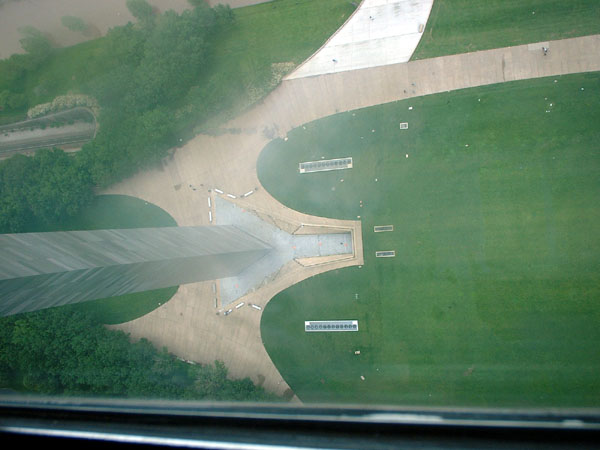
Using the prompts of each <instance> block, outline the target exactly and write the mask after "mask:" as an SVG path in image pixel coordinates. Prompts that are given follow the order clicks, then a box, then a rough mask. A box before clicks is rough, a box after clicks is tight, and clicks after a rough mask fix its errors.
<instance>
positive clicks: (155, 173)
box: [107, 35, 600, 394]
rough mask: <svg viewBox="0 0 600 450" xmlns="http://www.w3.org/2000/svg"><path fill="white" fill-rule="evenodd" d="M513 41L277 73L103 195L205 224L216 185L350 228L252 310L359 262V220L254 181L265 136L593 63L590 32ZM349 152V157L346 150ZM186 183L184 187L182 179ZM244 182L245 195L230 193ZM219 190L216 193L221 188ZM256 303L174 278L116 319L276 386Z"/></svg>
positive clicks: (259, 297)
mask: <svg viewBox="0 0 600 450" xmlns="http://www.w3.org/2000/svg"><path fill="white" fill-rule="evenodd" d="M543 46H545V47H548V48H549V51H548V54H547V56H544V54H543V51H542V49H541V47H542V44H541V43H540V44H531V45H521V46H516V47H509V48H500V49H495V50H488V51H482V52H475V53H468V54H462V55H453V56H445V57H440V58H434V59H428V60H420V61H414V62H409V63H404V64H394V65H389V66H382V67H375V68H370V69H363V70H355V71H349V72H343V73H336V74H329V75H321V76H315V77H309V78H298V79H293V80H287V81H284V82H283V83H282V84H281V85H280V86H279V87H278V88H277V89H276V90H275V91H273V92H272V93H271V94H270V95H269V96H268V97H267V98H266V99H265V100H264V101H263V102H262V103H260V104H259V105H257V106H256V107H255V108H254V109H252V110H251V111H249V112H248V113H246V114H244V115H242V116H240V117H239V118H237V119H235V120H233V121H231V122H230V123H228V124H227V125H226V128H227V129H235V131H236V132H235V133H232V134H224V135H222V136H218V137H213V136H206V135H200V136H197V137H196V138H194V139H193V140H191V141H190V142H188V143H187V144H186V145H185V146H183V147H182V148H180V149H177V151H175V152H174V154H173V155H172V157H171V158H170V159H169V160H168V161H166V162H165V163H164V165H163V167H161V168H160V169H156V170H152V171H147V172H144V173H140V174H138V175H136V176H134V177H132V178H130V179H128V180H126V181H124V182H122V183H119V184H117V185H115V186H113V187H112V188H111V189H109V190H108V191H107V193H118V194H127V195H133V196H136V197H139V198H142V199H144V200H146V201H149V202H152V203H154V204H156V205H158V206H160V207H162V208H163V209H165V210H166V211H168V212H169V213H170V214H171V215H172V216H173V217H174V218H175V219H176V220H177V222H178V224H179V225H208V224H209V219H208V211H209V207H208V202H207V197H208V196H209V195H215V192H214V190H213V191H212V192H211V193H210V194H209V193H208V189H211V188H213V189H214V187H219V188H220V189H221V190H223V191H224V192H227V193H232V194H234V195H236V196H238V198H237V199H236V200H235V202H236V203H237V204H238V205H239V206H241V207H242V208H248V209H252V210H254V211H255V212H256V213H257V214H259V215H261V216H262V217H265V218H266V219H267V220H270V221H271V222H272V223H276V224H277V225H278V226H280V228H282V229H284V230H285V229H294V227H295V226H298V224H303V223H304V224H312V225H313V228H315V229H316V228H318V226H322V227H323V228H326V227H339V228H345V229H348V230H351V231H352V233H353V235H354V236H355V237H356V240H355V241H354V242H353V245H354V249H355V254H356V258H355V259H353V260H350V261H348V260H346V261H333V262H330V263H329V264H324V265H314V266H303V265H301V264H299V263H297V262H293V263H290V264H288V265H286V266H284V267H283V268H282V270H281V271H280V272H279V274H278V275H277V277H275V278H274V279H273V280H272V281H271V282H270V283H268V284H266V285H265V286H263V287H262V288H261V289H258V290H256V291H254V292H253V293H252V294H250V295H249V296H248V297H247V298H246V299H245V300H244V301H245V302H246V304H250V303H252V304H256V305H259V306H260V307H261V308H263V310H264V307H265V306H266V304H267V303H268V301H269V300H270V299H271V298H272V297H273V296H274V295H275V294H276V293H278V292H280V291H281V290H283V289H285V288H287V287H289V286H291V285H292V284H294V283H297V282H298V281H300V280H303V279H306V278H308V277H310V276H313V275H315V274H317V273H321V272H324V271H326V270H331V269H336V268H339V267H347V266H349V265H356V264H362V242H361V240H360V239H358V238H360V236H361V235H362V231H361V228H360V222H356V221H336V220H329V219H326V218H318V217H312V216H307V215H305V214H301V213H299V212H297V211H293V210H291V209H289V208H287V207H285V206H283V205H281V204H280V203H279V202H277V201H276V200H275V199H274V198H273V197H271V196H270V195H269V194H268V193H267V192H266V191H265V190H264V189H262V187H261V185H260V182H259V181H258V177H257V174H256V163H257V158H258V155H259V153H260V152H261V150H262V149H263V148H264V146H265V145H266V144H267V143H268V142H269V141H270V140H271V138H272V137H273V136H277V135H278V136H285V134H286V133H287V132H288V131H289V130H291V129H292V128H294V127H297V126H299V125H302V124H303V123H306V122H309V121H312V120H315V119H319V118H322V117H325V116H328V115H331V114H335V113H337V112H342V111H349V110H353V109H357V108H362V107H366V106H371V105H376V104H381V103H387V102H391V101H395V100H402V99H405V98H410V97H417V96H422V95H429V94H434V93H438V92H444V91H449V90H454V89H463V88H468V87H474V86H481V85H486V84H493V83H501V82H505V81H513V80H522V79H527V78H537V77H544V76H558V75H562V74H569V73H576V72H587V71H598V70H600V35H595V36H587V37H581V38H574V39H565V40H560V41H554V42H549V43H544V44H543ZM349 156H351V155H349ZM190 185H192V186H193V188H192V187H190ZM250 190H253V194H252V195H251V196H249V197H246V198H243V199H240V198H239V196H240V195H241V194H243V193H245V192H249V191H250ZM223 195H225V194H223ZM261 314H262V310H257V309H254V308H250V307H244V308H241V309H240V310H239V311H236V312H235V313H233V314H231V315H230V316H227V317H223V316H222V315H221V316H217V315H216V312H215V308H214V294H213V291H212V283H196V284H191V285H186V286H181V287H180V288H179V291H178V292H177V294H176V295H175V297H174V298H173V299H172V300H171V301H169V302H168V303H167V304H166V305H164V306H163V307H161V308H158V309H157V310H155V311H153V312H152V313H150V314H148V315H146V316H144V317H141V318H139V319H137V320H135V321H132V322H129V323H127V324H124V325H121V326H119V328H121V329H123V330H125V331H127V332H129V333H131V335H132V337H134V338H141V337H146V338H148V339H149V340H150V341H152V342H154V343H155V344H156V345H157V346H159V347H162V346H166V347H168V348H169V350H170V351H171V352H173V353H175V354H177V355H179V356H181V357H183V358H185V359H191V360H194V361H198V362H203V363H210V362H212V361H214V360H215V359H220V360H222V361H224V362H225V364H226V366H227V367H228V368H229V370H230V374H231V375H232V376H235V377H245V376H249V377H251V378H252V379H253V380H254V381H255V382H257V383H259V384H261V385H263V386H264V387H265V388H266V389H268V390H270V391H273V392H276V393H279V394H283V393H285V392H288V394H289V393H290V391H289V386H288V385H287V384H286V383H285V381H284V380H283V379H282V377H281V375H280V374H279V372H278V371H277V369H276V367H275V366H274V365H273V363H272V361H271V359H270V358H269V356H268V354H267V352H266V350H265V349H264V346H263V344H262V339H261V335H260V317H261Z"/></svg>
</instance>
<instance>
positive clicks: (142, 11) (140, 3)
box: [126, 0, 154, 21]
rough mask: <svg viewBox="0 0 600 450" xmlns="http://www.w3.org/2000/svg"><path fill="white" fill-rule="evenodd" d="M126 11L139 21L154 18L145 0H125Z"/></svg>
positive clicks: (152, 11) (150, 7)
mask: <svg viewBox="0 0 600 450" xmlns="http://www.w3.org/2000/svg"><path fill="white" fill-rule="evenodd" d="M126 5H127V9H128V10H129V12H130V13H131V15H132V16H133V17H135V18H136V19H138V20H139V21H148V20H150V19H152V17H153V16H154V10H153V9H152V6H151V5H150V4H149V3H148V2H147V1H146V0H127V2H126Z"/></svg>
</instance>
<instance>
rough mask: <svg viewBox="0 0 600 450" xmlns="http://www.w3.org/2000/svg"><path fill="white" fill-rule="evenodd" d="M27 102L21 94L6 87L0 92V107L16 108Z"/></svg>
mask: <svg viewBox="0 0 600 450" xmlns="http://www.w3.org/2000/svg"><path fill="white" fill-rule="evenodd" d="M26 104H27V99H26V98H25V96H24V95H23V94H19V93H14V92H10V91H9V90H8V89H5V90H4V91H2V92H0V109H6V110H9V111H10V110H18V109H21V108H23V107H24V106H25V105H26Z"/></svg>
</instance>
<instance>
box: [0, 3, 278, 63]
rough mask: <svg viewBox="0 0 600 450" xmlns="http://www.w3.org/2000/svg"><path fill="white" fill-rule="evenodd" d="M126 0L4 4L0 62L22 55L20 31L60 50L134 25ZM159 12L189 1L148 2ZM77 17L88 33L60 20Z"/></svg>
mask: <svg viewBox="0 0 600 450" xmlns="http://www.w3.org/2000/svg"><path fill="white" fill-rule="evenodd" d="M125 1H126V0H5V2H4V3H3V4H2V5H1V6H0V59H4V58H8V57H9V56H10V55H12V54H13V53H22V52H23V49H22V48H21V44H20V43H19V39H20V38H21V35H20V34H19V28H20V27H23V26H27V25H30V26H33V27H35V28H37V29H38V30H40V31H42V32H43V33H45V34H46V35H47V36H48V37H49V38H50V39H51V41H52V42H53V43H54V44H55V45H57V46H59V47H64V46H69V45H73V44H77V43H78V42H82V41H85V40H88V39H93V38H95V37H99V36H101V35H103V34H105V33H106V32H107V31H108V30H109V29H110V28H111V27H114V26H116V25H124V24H126V23H127V22H129V21H135V19H134V18H133V16H132V15H131V14H130V13H129V11H128V10H127V7H126V6H125ZM265 1H267V0H209V1H208V3H209V4H210V5H211V6H213V5H215V4H217V3H226V4H229V5H230V6H231V7H233V8H236V7H241V6H248V5H252V4H256V3H263V2H265ZM148 3H150V4H151V5H152V6H153V7H154V8H155V9H156V10H157V11H159V12H163V11H166V10H168V9H173V10H175V11H177V12H181V11H183V10H184V9H186V8H189V3H188V1H187V0H148ZM63 16H76V17H79V18H81V19H83V21H84V22H85V23H86V24H88V26H89V33H88V35H87V36H84V35H83V34H82V33H77V32H72V31H69V30H68V29H67V28H65V27H64V26H63V25H62V24H61V22H60V19H61V17H63Z"/></svg>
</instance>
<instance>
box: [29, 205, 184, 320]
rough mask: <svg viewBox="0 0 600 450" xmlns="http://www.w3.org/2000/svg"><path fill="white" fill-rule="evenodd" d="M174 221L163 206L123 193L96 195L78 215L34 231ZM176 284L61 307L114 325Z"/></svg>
mask: <svg viewBox="0 0 600 450" xmlns="http://www.w3.org/2000/svg"><path fill="white" fill-rule="evenodd" d="M174 226H177V222H175V220H174V219H173V218H172V217H171V216H170V215H169V214H168V213H167V212H166V211H164V210H163V209H161V208H159V207H158V206H156V205H153V204H151V203H147V202H145V201H144V200H141V199H139V198H135V197H128V196H126V195H100V196H97V197H95V198H94V201H93V202H92V204H91V205H89V206H87V207H86V208H84V209H83V211H82V212H81V214H79V215H78V216H77V217H74V218H73V219H72V220H71V221H70V222H69V223H67V224H64V225H63V226H61V227H60V228H58V227H53V228H52V229H43V230H42V229H40V230H35V231H70V230H101V229H107V228H148V227H174ZM177 288H178V286H173V287H168V288H164V289H156V290H153V291H146V292H138V293H135V294H127V295H122V296H119V297H111V298H105V299H99V300H92V301H89V302H83V303H79V304H75V305H67V306H62V307H61V308H62V309H67V308H71V309H72V310H73V311H85V312H87V313H90V314H92V315H93V316H94V318H95V319H96V320H97V321H98V322H100V323H104V324H117V323H123V322H127V321H129V320H133V319H136V318H138V317H141V316H143V315H145V314H148V313H149V312H150V311H152V310H154V309H156V308H157V307H158V306H159V303H166V302H167V301H169V299H170V298H171V297H173V295H174V294H175V292H177Z"/></svg>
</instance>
